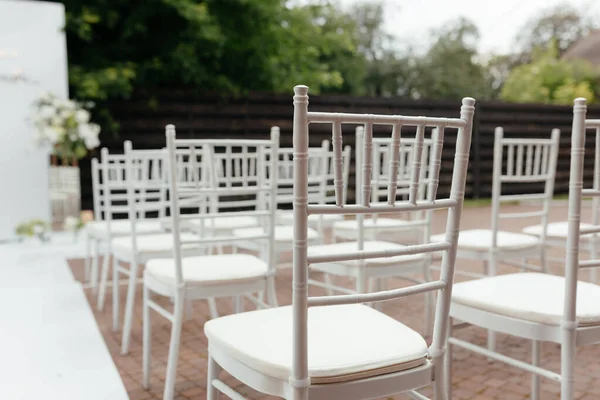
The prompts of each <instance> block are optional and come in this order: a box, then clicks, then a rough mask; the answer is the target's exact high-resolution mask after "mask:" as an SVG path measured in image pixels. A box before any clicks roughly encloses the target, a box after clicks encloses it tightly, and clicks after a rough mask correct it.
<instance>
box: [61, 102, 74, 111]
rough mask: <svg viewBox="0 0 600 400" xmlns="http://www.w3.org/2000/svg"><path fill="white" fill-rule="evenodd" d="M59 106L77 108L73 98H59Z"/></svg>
mask: <svg viewBox="0 0 600 400" xmlns="http://www.w3.org/2000/svg"><path fill="white" fill-rule="evenodd" d="M60 106H61V107H62V108H66V109H67V110H75V109H76V108H77V104H76V103H75V102H74V101H73V100H61V101H60Z"/></svg>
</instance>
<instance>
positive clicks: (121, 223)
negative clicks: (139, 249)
mask: <svg viewBox="0 0 600 400" xmlns="http://www.w3.org/2000/svg"><path fill="white" fill-rule="evenodd" d="M108 225H109V224H108V223H107V222H106V221H91V222H88V223H87V224H86V225H85V228H86V229H87V230H88V232H89V233H91V234H92V235H94V234H95V235H96V236H107V235H108V229H109V228H108ZM135 231H136V233H140V234H148V233H160V232H164V229H163V225H162V223H161V222H160V221H159V220H155V221H153V220H142V221H137V222H136V225H135ZM110 233H111V235H112V236H126V235H131V221H130V220H128V219H119V220H113V221H110Z"/></svg>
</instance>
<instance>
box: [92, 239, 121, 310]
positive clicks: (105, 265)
mask: <svg viewBox="0 0 600 400" xmlns="http://www.w3.org/2000/svg"><path fill="white" fill-rule="evenodd" d="M111 257H112V254H111V250H110V247H108V248H107V249H106V253H104V257H102V270H101V271H100V287H99V288H98V303H97V304H96V308H98V311H102V310H103V309H104V298H105V297H106V285H107V282H108V270H109V269H110V264H109V263H110V258H111ZM113 268H114V259H113ZM114 274H115V273H114V271H113V279H114ZM114 285H117V286H118V281H113V286H114ZM113 291H114V288H113ZM113 293H114V292H113Z"/></svg>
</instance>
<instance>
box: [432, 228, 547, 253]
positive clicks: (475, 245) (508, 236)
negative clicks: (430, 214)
mask: <svg viewBox="0 0 600 400" xmlns="http://www.w3.org/2000/svg"><path fill="white" fill-rule="evenodd" d="M445 240H446V234H441V235H433V236H432V237H431V241H432V242H442V241H445ZM539 244H540V241H539V239H538V238H536V237H533V236H531V235H526V234H524V233H515V232H505V231H498V237H497V242H496V245H497V247H498V248H499V249H504V250H523V249H527V248H530V247H535V246H538V245H539ZM491 247H492V231H491V230H489V229H472V230H468V231H460V234H459V235H458V248H459V250H463V249H464V250H473V251H489V250H490V248H491Z"/></svg>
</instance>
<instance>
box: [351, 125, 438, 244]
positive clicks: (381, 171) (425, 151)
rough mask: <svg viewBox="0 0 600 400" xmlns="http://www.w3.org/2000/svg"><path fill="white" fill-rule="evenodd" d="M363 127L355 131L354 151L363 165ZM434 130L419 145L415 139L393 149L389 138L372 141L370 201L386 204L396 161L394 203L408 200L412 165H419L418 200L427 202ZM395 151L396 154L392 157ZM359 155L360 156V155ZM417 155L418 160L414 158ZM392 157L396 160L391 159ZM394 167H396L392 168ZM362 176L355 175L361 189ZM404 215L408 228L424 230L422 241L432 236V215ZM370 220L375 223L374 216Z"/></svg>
mask: <svg viewBox="0 0 600 400" xmlns="http://www.w3.org/2000/svg"><path fill="white" fill-rule="evenodd" d="M364 135H365V127H364V126H358V127H357V128H356V149H357V153H356V154H357V158H356V159H357V161H359V162H362V161H361V160H362V159H363V158H364V154H363V153H362V148H363V146H364ZM437 135H438V133H437V129H435V128H434V129H433V130H432V132H431V137H430V138H424V139H423V141H422V142H420V141H418V140H416V139H415V138H411V137H408V138H402V139H401V142H400V146H397V147H396V146H394V144H393V142H392V138H391V137H383V138H373V156H372V157H373V171H372V176H371V201H372V202H375V203H376V202H380V201H382V200H387V197H388V194H389V193H388V189H389V183H390V167H391V165H392V160H397V161H396V162H397V167H396V166H395V167H394V168H395V169H396V170H397V177H396V200H399V199H407V198H408V196H409V195H410V191H411V182H413V179H412V178H413V177H412V173H413V171H414V170H415V169H414V168H412V165H413V162H414V161H416V162H418V163H419V165H420V167H419V175H420V176H419V178H418V188H417V190H418V192H417V200H425V199H429V200H431V199H430V198H429V197H428V192H429V190H428V189H429V181H430V177H431V169H432V167H433V165H432V162H433V161H434V160H435V157H434V155H433V154H432V151H433V150H434V147H433V143H434V141H435V140H437ZM395 149H397V150H398V154H396V155H394V154H392V153H393V151H394V150H395ZM359 152H360V153H359ZM417 154H419V156H418V157H417ZM394 157H395V158H394ZM394 165H396V164H394ZM361 185H362V182H361V174H359V173H357V174H356V187H357V188H359V187H361ZM409 214H410V215H405V216H404V217H405V218H408V219H410V220H411V221H412V223H411V226H412V227H416V226H422V227H423V238H422V240H423V241H427V240H429V237H430V236H431V222H432V211H427V212H423V211H417V212H414V213H409ZM372 218H374V219H377V214H374V215H373V216H372Z"/></svg>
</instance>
